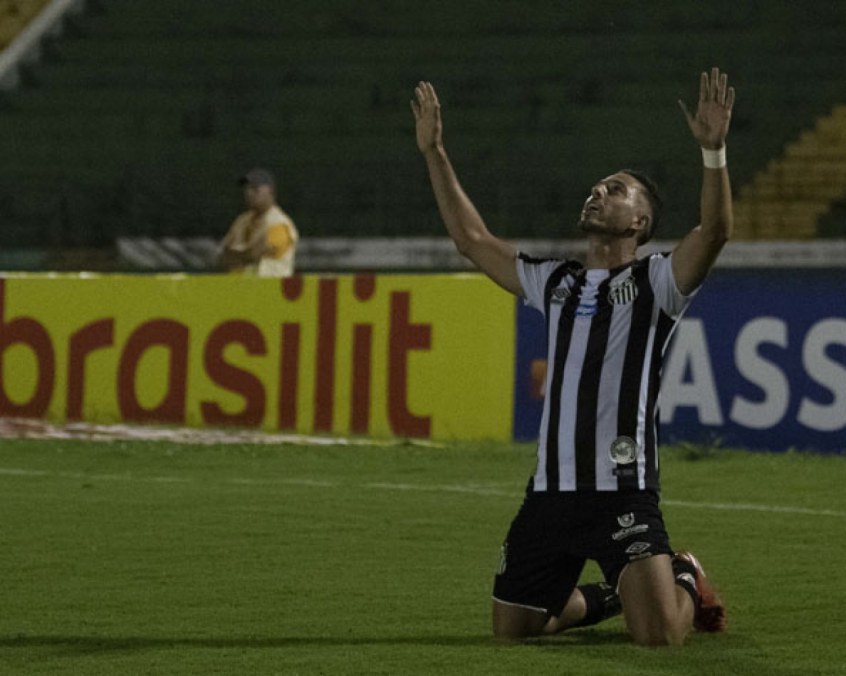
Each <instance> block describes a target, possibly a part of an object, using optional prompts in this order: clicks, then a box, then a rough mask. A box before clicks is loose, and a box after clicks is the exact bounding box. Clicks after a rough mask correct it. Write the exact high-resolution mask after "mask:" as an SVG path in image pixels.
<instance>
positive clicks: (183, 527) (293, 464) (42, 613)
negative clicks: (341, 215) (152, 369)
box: [0, 440, 846, 676]
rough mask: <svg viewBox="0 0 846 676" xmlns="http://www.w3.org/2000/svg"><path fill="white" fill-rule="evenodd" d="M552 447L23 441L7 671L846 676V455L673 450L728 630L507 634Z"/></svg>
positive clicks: (9, 559)
mask: <svg viewBox="0 0 846 676" xmlns="http://www.w3.org/2000/svg"><path fill="white" fill-rule="evenodd" d="M532 455H533V449H532V448H531V447H529V446H506V445H499V444H460V445H459V444H455V445H449V446H447V447H444V448H421V447H416V446H398V447H370V446H364V447H340V446H332V447H299V446H284V447H275V448H269V447H259V446H207V445H206V446H199V445H198V446H186V445H177V444H172V443H162V442H158V443H153V442H140V441H133V442H128V441H127V442H112V443H86V442H81V441H36V440H2V441H0V505H2V514H3V524H2V527H0V533H1V534H2V535H1V536H0V542H2V548H1V549H0V571H2V576H3V577H2V586H0V609H2V611H1V612H0V671H2V673H8V674H52V673H63V674H66V673H72V674H87V675H88V674H129V673H133V674H134V673H151V674H152V673H167V674H183V673H184V674H189V673H190V674H197V673H203V674H245V673H255V674H259V673H279V674H298V673H299V674H320V673H326V674H330V673H332V674H353V673H361V674H398V673H405V674H408V673H414V674H432V673H439V674H523V673H537V674H543V673H574V674H578V673H585V674H591V675H592V676H594V675H596V676H598V675H601V674H627V675H628V674H633V675H637V674H643V675H646V674H649V675H655V674H659V675H660V674H674V675H675V674H721V675H724V674H744V675H756V674H766V675H767V676H787V675H794V674H795V675H797V676H799V675H800V674H801V675H802V676H807V675H808V674H843V673H846V671H844V669H846V667H844V664H846V642H844V641H843V638H842V629H843V624H842V618H843V613H844V610H843V609H844V606H845V605H846V603H844V602H846V591H844V588H846V585H844V582H843V578H842V565H843V561H844V555H843V552H844V544H843V536H844V529H845V527H846V493H844V491H843V485H844V478H845V477H846V458H843V457H823V456H808V455H799V454H783V455H768V454H750V453H743V452H728V451H719V452H701V450H700V451H697V449H666V450H665V452H664V454H663V456H662V458H663V465H662V471H663V481H664V487H665V491H664V496H663V497H664V501H665V502H664V513H665V518H666V521H667V525H668V528H669V531H670V535H671V538H672V542H673V544H674V545H675V546H676V547H679V548H682V547H686V548H690V549H691V550H693V551H694V552H695V553H696V554H697V555H698V556H699V557H700V559H701V560H702V561H703V563H704V565H705V566H706V570H707V571H708V572H709V574H710V576H711V577H712V579H714V580H715V582H716V583H717V584H718V586H719V588H720V589H721V591H722V593H723V595H724V597H725V598H726V600H727V603H728V608H729V624H730V627H729V632H728V633H727V634H724V635H716V636H714V635H703V634H696V635H694V636H693V637H692V638H691V640H690V641H689V643H688V645H687V646H685V647H684V648H674V649H649V648H639V647H636V646H633V645H631V644H630V643H629V642H628V640H627V638H626V636H625V634H624V633H623V625H622V621H621V620H620V619H619V618H615V619H613V620H610V621H608V622H606V623H604V624H602V625H600V626H598V627H595V628H592V629H585V630H578V631H573V632H569V633H565V634H562V635H560V636H557V637H553V638H549V639H542V640H538V641H535V642H531V643H527V644H525V645H518V646H502V645H497V644H495V643H493V642H492V640H491V639H490V638H489V636H490V628H489V627H490V620H489V615H490V588H491V581H492V575H493V571H494V569H495V567H496V565H497V564H498V559H499V544H500V542H501V540H502V538H503V536H504V534H505V530H506V528H507V526H508V523H509V522H510V519H511V518H512V516H513V515H514V513H515V512H516V510H517V507H518V506H519V502H520V497H521V493H522V490H523V487H524V485H525V482H526V480H527V478H528V476H529V473H530V471H531V469H532V465H533V458H532ZM703 504H704V505H706V506H703ZM785 508H786V509H785ZM596 576H597V570H596V569H595V568H594V567H592V566H590V567H589V568H588V569H587V570H586V578H591V577H596Z"/></svg>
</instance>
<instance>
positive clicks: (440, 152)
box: [411, 82, 523, 296]
mask: <svg viewBox="0 0 846 676" xmlns="http://www.w3.org/2000/svg"><path fill="white" fill-rule="evenodd" d="M414 94H415V99H416V100H412V102H411V109H412V111H413V112H414V120H415V124H416V128H417V147H418V148H419V149H420V152H421V153H423V157H425V158H426V166H427V167H428V169H429V179H430V180H431V182H432V189H433V191H434V193H435V199H436V201H437V203H438V209H439V211H440V213H441V218H442V219H443V221H444V225H446V229H447V232H448V233H449V236H450V237H451V238H452V240H453V241H454V242H455V246H456V248H457V249H458V252H459V253H460V254H462V255H463V256H466V257H467V258H469V259H470V260H471V261H472V262H473V264H474V265H475V266H476V267H477V268H479V270H481V271H482V272H484V273H485V274H486V275H487V276H488V277H490V278H491V279H492V280H493V281H495V282H496V283H497V284H499V285H500V286H501V287H502V288H504V289H505V290H506V291H510V292H511V293H513V294H515V295H517V296H522V295H523V287H522V286H521V284H520V279H519V278H518V276H517V267H516V264H515V258H516V256H517V250H516V249H515V248H514V247H513V246H512V245H511V244H509V243H508V242H506V241H504V240H501V239H499V238H497V237H494V236H493V235H492V234H491V233H490V231H489V230H488V228H487V226H485V222H484V221H483V220H482V217H481V216H480V215H479V212H478V211H476V207H475V206H473V203H472V202H471V201H470V198H469V197H467V195H466V194H465V192H464V190H463V189H462V187H461V184H460V183H459V182H458V177H457V176H456V175H455V171H454V170H453V168H452V165H451V164H450V161H449V158H448V157H447V154H446V150H445V149H444V145H443V133H442V132H443V126H442V123H441V110H440V104H439V103H438V96H437V94H436V93H435V89H434V87H432V85H431V84H429V83H428V82H421V83H420V84H419V85H417V88H416V89H415V90H414Z"/></svg>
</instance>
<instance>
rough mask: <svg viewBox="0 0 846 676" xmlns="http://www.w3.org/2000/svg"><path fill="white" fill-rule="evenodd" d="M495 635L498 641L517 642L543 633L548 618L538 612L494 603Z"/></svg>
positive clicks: (493, 625) (493, 624) (493, 623)
mask: <svg viewBox="0 0 846 676" xmlns="http://www.w3.org/2000/svg"><path fill="white" fill-rule="evenodd" d="M492 619H493V622H492V627H493V636H494V638H495V639H496V640H497V641H502V642H506V643H507V642H515V641H521V640H523V639H526V638H530V637H532V636H539V635H540V634H542V633H543V630H544V625H545V624H546V621H547V618H546V617H545V616H544V615H543V614H542V613H538V612H533V611H529V610H527V609H523V608H515V607H513V606H505V605H502V604H499V603H494V607H493V618H492Z"/></svg>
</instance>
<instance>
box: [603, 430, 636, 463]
mask: <svg viewBox="0 0 846 676" xmlns="http://www.w3.org/2000/svg"><path fill="white" fill-rule="evenodd" d="M608 451H609V454H610V455H611V459H612V460H613V461H614V462H615V463H617V464H618V465H629V464H631V463H633V462H634V461H635V460H637V443H636V442H635V440H634V439H632V438H631V437H617V438H616V439H614V441H612V442H611V448H609V449H608Z"/></svg>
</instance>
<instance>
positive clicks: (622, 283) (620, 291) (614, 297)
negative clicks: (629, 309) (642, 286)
mask: <svg viewBox="0 0 846 676" xmlns="http://www.w3.org/2000/svg"><path fill="white" fill-rule="evenodd" d="M635 298H637V282H635V278H634V277H632V276H631V275H629V276H628V277H626V278H625V279H621V280H619V281H617V280H615V281H613V282H611V288H610V290H609V291H608V300H609V302H610V303H612V304H613V305H628V304H629V303H631V302H632V301H633V300H634V299H635Z"/></svg>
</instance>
